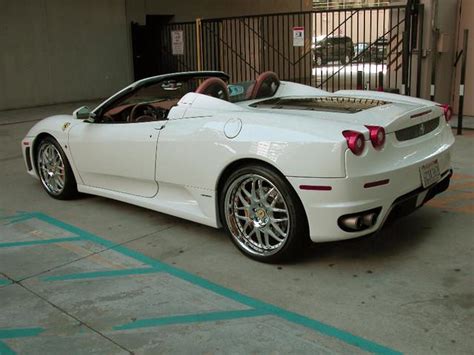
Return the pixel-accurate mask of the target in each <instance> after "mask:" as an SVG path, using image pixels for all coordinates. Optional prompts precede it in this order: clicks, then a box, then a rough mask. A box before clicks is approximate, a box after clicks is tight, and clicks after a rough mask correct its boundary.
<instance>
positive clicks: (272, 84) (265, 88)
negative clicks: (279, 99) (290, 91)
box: [249, 71, 280, 100]
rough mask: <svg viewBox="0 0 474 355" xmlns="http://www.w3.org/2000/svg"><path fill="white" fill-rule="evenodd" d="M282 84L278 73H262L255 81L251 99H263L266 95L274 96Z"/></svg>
mask: <svg viewBox="0 0 474 355" xmlns="http://www.w3.org/2000/svg"><path fill="white" fill-rule="evenodd" d="M279 86H280V79H278V76H277V75H276V73H274V72H272V71H266V72H264V73H262V74H260V75H259V76H258V77H257V80H256V81H255V84H254V85H253V88H252V93H251V94H250V95H249V96H250V97H249V99H250V100H255V99H262V98H265V97H272V96H273V95H275V93H276V91H277V90H278V88H279Z"/></svg>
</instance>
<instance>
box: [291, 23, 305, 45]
mask: <svg viewBox="0 0 474 355" xmlns="http://www.w3.org/2000/svg"><path fill="white" fill-rule="evenodd" d="M293 47H304V27H293Z"/></svg>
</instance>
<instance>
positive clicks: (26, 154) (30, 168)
mask: <svg viewBox="0 0 474 355" xmlns="http://www.w3.org/2000/svg"><path fill="white" fill-rule="evenodd" d="M30 151H31V150H30V147H26V150H25V159H26V167H27V168H28V171H31V170H32V169H33V167H32V166H31V153H30Z"/></svg>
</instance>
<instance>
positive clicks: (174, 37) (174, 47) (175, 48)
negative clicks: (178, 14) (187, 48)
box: [171, 30, 184, 55]
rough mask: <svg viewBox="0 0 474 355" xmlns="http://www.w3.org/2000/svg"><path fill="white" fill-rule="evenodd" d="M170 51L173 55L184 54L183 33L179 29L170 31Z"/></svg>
mask: <svg viewBox="0 0 474 355" xmlns="http://www.w3.org/2000/svg"><path fill="white" fill-rule="evenodd" d="M171 53H172V54H173V55H183V54H184V33H183V31H181V30H177V31H171Z"/></svg>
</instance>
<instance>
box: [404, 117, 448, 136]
mask: <svg viewBox="0 0 474 355" xmlns="http://www.w3.org/2000/svg"><path fill="white" fill-rule="evenodd" d="M439 120H440V117H436V118H433V119H432V120H429V121H426V122H423V123H420V124H417V125H414V126H411V127H408V128H404V129H400V130H398V131H396V132H395V136H396V137H397V140H399V141H408V140H410V139H415V138H418V137H421V136H424V135H425V134H428V133H430V132H433V131H434V130H435V129H436V128H438V126H439Z"/></svg>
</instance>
